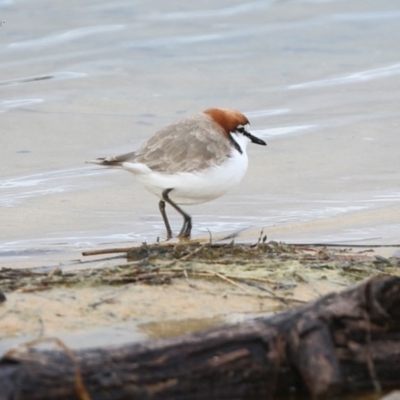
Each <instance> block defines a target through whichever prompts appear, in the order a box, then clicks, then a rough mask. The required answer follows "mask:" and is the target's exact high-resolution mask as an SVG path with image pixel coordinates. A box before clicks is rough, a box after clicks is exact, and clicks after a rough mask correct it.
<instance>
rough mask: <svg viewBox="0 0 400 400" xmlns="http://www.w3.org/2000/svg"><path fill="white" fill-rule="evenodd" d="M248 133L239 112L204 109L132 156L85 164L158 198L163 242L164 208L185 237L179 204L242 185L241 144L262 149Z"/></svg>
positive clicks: (187, 233)
mask: <svg viewBox="0 0 400 400" xmlns="http://www.w3.org/2000/svg"><path fill="white" fill-rule="evenodd" d="M248 129H249V121H248V119H247V118H246V116H244V115H243V114H242V113H240V112H239V111H236V110H231V109H225V108H210V109H208V110H205V111H204V112H202V113H199V114H196V115H193V116H190V117H187V118H183V119H181V120H180V121H177V122H175V123H172V124H171V125H168V126H166V127H165V128H163V129H161V130H159V131H158V132H157V133H155V134H154V135H153V136H152V137H150V139H148V140H147V141H146V142H145V143H144V144H143V145H142V147H141V148H140V149H139V150H137V151H134V152H131V153H126V154H122V155H119V156H110V157H106V158H98V159H96V160H93V161H89V162H91V163H95V164H99V165H102V166H106V167H119V168H122V169H125V170H126V171H128V172H130V173H132V174H133V175H134V176H135V177H136V179H137V180H138V181H139V183H140V184H142V185H143V186H144V187H145V188H146V189H147V190H148V191H149V192H151V193H153V194H155V195H156V196H157V197H159V198H160V201H159V203H158V204H159V208H160V212H161V215H162V218H163V220H164V223H165V227H166V229H167V239H170V238H171V237H172V231H171V226H170V224H169V221H168V218H167V214H166V212H165V203H168V204H169V205H171V206H172V207H173V208H175V210H176V211H178V212H179V213H180V214H181V215H182V217H183V220H184V222H183V226H182V229H181V231H180V233H179V235H178V236H179V237H181V238H188V237H190V232H191V229H192V219H191V217H190V215H189V214H187V213H186V212H185V211H183V210H182V208H181V207H180V205H186V204H198V203H204V202H207V201H210V200H213V199H216V198H218V197H220V196H222V195H223V194H224V193H226V192H227V191H228V190H230V189H231V188H233V187H234V186H236V185H237V184H238V183H239V182H240V181H241V180H242V178H243V176H244V174H245V172H246V170H247V164H248V158H247V153H246V147H247V144H248V143H249V142H252V143H256V144H261V145H266V143H265V142H264V141H263V140H261V139H259V138H257V137H255V136H254V135H252V134H251V133H250V132H249V130H248Z"/></svg>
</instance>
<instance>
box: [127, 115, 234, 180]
mask: <svg viewBox="0 0 400 400" xmlns="http://www.w3.org/2000/svg"><path fill="white" fill-rule="evenodd" d="M216 129H217V133H216V132H215V130H216ZM230 151H231V144H230V142H229V140H227V139H226V137H225V136H224V133H223V131H222V128H220V127H219V126H218V125H216V124H215V123H214V122H213V121H211V120H210V119H209V118H208V117H207V116H204V117H203V116H202V115H198V116H194V117H190V118H187V119H184V120H181V121H180V122H178V123H175V124H172V125H169V126H167V127H166V128H164V129H162V130H160V131H159V132H157V133H156V134H155V135H154V136H152V137H151V138H150V139H149V140H148V141H147V142H146V143H144V144H143V146H142V147H141V148H140V149H139V150H138V151H137V152H135V154H134V156H133V157H132V161H133V162H141V163H144V164H146V165H147V166H148V167H149V168H150V169H152V170H153V171H157V172H163V173H167V174H173V173H176V172H193V171H199V170H203V169H206V168H208V167H211V166H213V165H218V164H221V163H222V162H223V161H224V160H225V159H226V157H228V156H229V154H230Z"/></svg>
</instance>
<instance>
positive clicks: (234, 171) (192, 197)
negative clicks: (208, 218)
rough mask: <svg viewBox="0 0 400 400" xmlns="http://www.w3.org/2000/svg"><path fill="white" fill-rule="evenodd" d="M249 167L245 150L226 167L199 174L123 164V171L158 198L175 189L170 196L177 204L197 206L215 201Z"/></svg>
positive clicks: (230, 160)
mask: <svg viewBox="0 0 400 400" xmlns="http://www.w3.org/2000/svg"><path fill="white" fill-rule="evenodd" d="M247 164H248V159H247V154H246V151H244V152H243V153H242V154H240V153H239V152H238V151H234V152H233V154H232V157H230V158H228V159H227V160H226V162H224V163H223V164H221V165H218V166H215V167H213V168H209V169H207V170H203V171H201V172H199V173H187V172H186V173H179V174H174V175H167V174H162V173H159V172H154V171H151V170H150V169H149V168H147V167H146V166H145V165H144V164H137V163H136V164H134V163H124V164H123V168H124V169H126V170H127V171H129V172H131V173H132V174H133V175H134V176H135V177H136V179H137V180H138V181H139V183H140V184H142V185H143V186H144V187H145V188H146V189H147V190H148V191H149V192H151V193H153V194H155V195H156V196H158V197H159V198H161V193H162V192H163V191H164V190H165V189H173V190H172V191H171V192H170V193H169V197H170V198H171V199H172V200H173V201H174V202H176V203H177V204H198V203H205V202H207V201H210V200H213V199H216V198H218V197H220V196H222V195H223V194H225V193H226V192H227V191H228V190H230V189H232V188H233V187H234V186H236V185H237V184H238V183H239V182H240V181H241V180H242V178H243V176H244V174H245V173H246V170H247Z"/></svg>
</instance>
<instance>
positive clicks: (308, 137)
mask: <svg viewBox="0 0 400 400" xmlns="http://www.w3.org/2000/svg"><path fill="white" fill-rule="evenodd" d="M17 16H18V17H17ZM0 20H4V21H5V23H4V24H3V26H2V27H1V28H0V54H1V58H2V62H1V63H0V74H1V78H0V94H1V100H0V124H1V125H0V126H1V137H0V146H1V149H2V151H1V156H2V164H1V165H2V167H1V168H0V221H1V224H0V266H5V267H12V268H17V267H39V268H40V267H50V268H54V267H57V266H61V268H63V269H65V270H68V269H71V268H76V267H79V268H83V267H85V268H87V267H101V266H104V265H107V262H105V261H96V262H93V263H88V264H82V261H85V262H86V261H87V259H84V258H82V256H81V252H82V251H83V250H88V249H93V248H98V247H110V246H126V245H127V244H135V243H141V242H144V241H147V242H149V243H154V242H155V241H156V240H157V238H158V237H159V238H160V239H161V240H162V239H163V237H164V235H165V232H164V227H163V223H162V220H161V217H160V215H159V213H158V206H157V201H158V200H157V199H156V198H155V197H153V196H152V195H151V194H149V193H147V192H146V191H145V190H144V189H143V188H141V187H139V185H138V184H137V183H136V182H135V181H134V179H133V178H132V177H131V176H130V175H129V174H128V173H126V172H123V171H108V170H103V169H101V168H97V167H95V166H89V165H87V164H85V160H88V159H93V158H96V157H100V156H105V155H111V154H118V153H122V152H126V151H131V150H134V149H135V148H137V147H138V146H139V145H140V143H142V142H143V141H144V140H145V139H146V138H147V137H148V136H149V135H151V134H152V133H154V132H155V131H156V130H158V129H160V128H161V127H163V126H164V125H166V124H168V123H170V122H172V121H174V120H176V119H178V118H181V117H182V116H186V115H190V114H192V113H195V112H198V111H201V110H203V109H205V108H208V107H211V106H223V107H232V108H237V109H239V110H241V111H243V112H244V113H245V114H246V115H247V116H248V118H249V120H250V122H251V127H252V130H253V132H254V133H255V134H256V135H258V136H260V137H262V138H263V139H265V140H266V141H267V143H268V147H266V148H260V147H259V146H251V145H249V149H248V153H249V159H250V165H249V170H248V173H247V175H246V177H245V178H244V180H243V182H242V183H241V185H240V186H239V187H237V188H236V189H235V190H232V192H230V193H229V194H227V195H226V196H224V197H222V198H220V199H218V200H216V201H213V202H211V203H207V204H203V205H197V206H193V207H190V208H188V212H190V213H191V214H192V215H193V219H194V228H193V229H194V231H193V232H194V236H195V238H196V239H199V238H200V239H203V240H208V239H209V236H210V234H209V232H211V236H212V238H213V240H218V239H220V238H222V237H224V236H226V235H227V234H230V233H232V232H235V231H241V233H240V235H239V236H238V238H237V240H242V241H247V242H249V241H250V242H254V241H256V240H257V238H258V236H259V235H260V231H261V230H262V229H263V230H264V233H265V234H267V236H268V240H276V241H288V242H293V243H315V242H319V243H321V242H322V243H332V242H334V243H342V244H344V245H352V244H366V245H367V244H388V245H394V244H398V243H400V201H399V200H400V191H399V184H398V183H399V181H400V157H399V155H398V154H399V148H400V139H399V134H398V130H399V126H400V125H399V124H400V119H399V112H398V110H399V109H400V91H399V87H400V58H399V54H398V49H397V46H396V38H397V36H398V26H399V20H400V8H399V6H398V4H397V2H396V1H395V0H385V1H382V2H379V4H378V3H376V2H372V1H365V0H355V1H352V2H351V3H347V2H339V1H311V0H310V1H306V0H305V1H301V2H294V1H288V2H273V1H267V2H251V3H246V2H243V1H236V2H233V3H232V2H225V1H224V2H219V3H218V4H216V3H214V2H211V1H204V2H202V3H201V4H197V3H196V4H195V3H193V4H192V3H190V4H186V3H185V5H183V4H181V3H179V2H168V4H166V3H165V2H161V1H155V2H152V3H151V5H150V4H147V3H143V4H135V5H133V4H131V3H130V2H124V1H122V2H119V3H118V4H116V5H114V4H113V3H109V2H105V1H103V2H96V4H93V3H90V2H85V1H84V2H73V3H69V5H68V7H63V6H62V5H57V6H54V5H53V3H51V5H50V3H49V2H48V1H43V2H41V3H40V4H37V3H34V2H25V3H24V5H23V6H21V5H18V4H16V3H12V2H4V3H0ZM170 215H171V223H172V226H173V230H174V231H175V232H177V231H178V230H179V229H180V226H181V223H182V221H181V218H180V216H178V215H176V214H175V213H174V212H170ZM385 251H386V252H385V253H384V255H392V254H393V253H394V252H395V251H396V249H395V248H393V249H389V250H385ZM389 252H390V253H391V254H389ZM150 289H153V288H150ZM178 289H179V287H177V292H175V294H174V296H175V295H178V292H179V290H178ZM216 290H217V288H216ZM14 296H17V295H12V296H11V297H10V304H11V301H12V299H13V298H14ZM168 296H169V297H170V296H172V294H168ZM168 296H167V297H166V298H165V299H164V300H165V301H167V300H166V299H168V298H169V297H168ZM17 297H18V296H17ZM136 299H137V301H138V302H140V301H141V300H142V298H141V297H137V298H136ZM164 300H163V301H164ZM198 300H199V303H198V304H199V305H201V304H202V302H203V301H205V300H204V299H203V298H202V297H201V296H199V297H198ZM15 301H16V300H15ZM21 301H22V300H21ZM131 301H134V300H133V299H131V300H130V302H131ZM182 301H184V300H182ZM211 303H212V302H211ZM207 304H208V305H210V303H207ZM178 307H179V306H178ZM254 307H255V309H257V304H254ZM250 308H251V309H246V311H249V312H255V309H254V308H252V307H250ZM38 310H40V307H39V308H38ZM242 311H243V309H242V308H241V307H239V308H238V309H237V308H236V306H235V304H234V302H233V303H232V305H231V308H226V309H224V310H223V313H226V314H229V313H230V312H242ZM41 312H42V311H41ZM43 312H44V311H43ZM192 312H193V314H196V315H197V313H198V312H199V309H198V308H196V307H194V306H193V308H192ZM217 314H218V315H220V313H219V312H216V311H214V310H210V312H209V313H207V317H208V318H211V317H213V316H214V315H217ZM159 317H160V316H159V315H158V314H155V315H154V318H159ZM79 318H80V317H79ZM79 318H78V319H79ZM160 318H161V317H160ZM168 318H173V315H170V316H169V317H168V315H167V314H165V319H168ZM68 320H69V318H68ZM21 329H23V330H24V329H25V328H21Z"/></svg>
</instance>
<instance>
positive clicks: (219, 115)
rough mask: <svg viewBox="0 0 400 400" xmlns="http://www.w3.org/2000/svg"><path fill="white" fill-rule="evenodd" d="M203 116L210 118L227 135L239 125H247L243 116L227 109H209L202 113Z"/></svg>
mask: <svg viewBox="0 0 400 400" xmlns="http://www.w3.org/2000/svg"><path fill="white" fill-rule="evenodd" d="M204 114H207V115H208V116H210V117H211V118H212V119H213V120H214V121H215V122H216V123H217V124H218V125H219V126H221V127H222V128H223V129H224V130H225V132H226V134H227V135H228V133H229V132H233V131H234V130H235V129H236V128H237V127H238V126H239V125H246V124H248V123H249V121H248V119H247V118H246V116H245V115H243V114H242V113H241V112H239V111H236V110H231V109H229V108H209V109H208V110H205V111H204Z"/></svg>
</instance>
